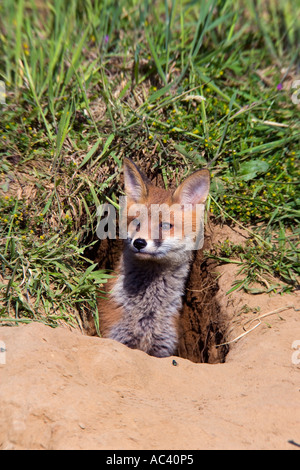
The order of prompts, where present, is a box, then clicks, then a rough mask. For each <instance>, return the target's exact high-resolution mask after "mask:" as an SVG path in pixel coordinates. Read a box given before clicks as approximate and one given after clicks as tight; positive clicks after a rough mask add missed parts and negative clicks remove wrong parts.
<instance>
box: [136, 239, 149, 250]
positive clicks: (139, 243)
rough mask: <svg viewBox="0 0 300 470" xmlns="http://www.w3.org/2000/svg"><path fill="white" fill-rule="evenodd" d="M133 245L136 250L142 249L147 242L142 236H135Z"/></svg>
mask: <svg viewBox="0 0 300 470" xmlns="http://www.w3.org/2000/svg"><path fill="white" fill-rule="evenodd" d="M133 246H134V248H136V249H137V250H142V249H143V248H145V246H147V242H146V240H144V239H143V238H137V239H136V240H134V242H133Z"/></svg>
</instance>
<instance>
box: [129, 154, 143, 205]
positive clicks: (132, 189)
mask: <svg viewBox="0 0 300 470" xmlns="http://www.w3.org/2000/svg"><path fill="white" fill-rule="evenodd" d="M123 171H124V183H125V193H126V196H128V197H129V198H130V199H132V200H133V201H134V202H139V201H141V200H142V199H144V198H145V197H147V194H148V190H147V184H146V182H145V181H144V178H143V176H142V174H141V173H140V171H139V170H138V168H137V166H136V165H135V164H134V163H133V162H132V161H131V160H130V159H129V158H124V160H123Z"/></svg>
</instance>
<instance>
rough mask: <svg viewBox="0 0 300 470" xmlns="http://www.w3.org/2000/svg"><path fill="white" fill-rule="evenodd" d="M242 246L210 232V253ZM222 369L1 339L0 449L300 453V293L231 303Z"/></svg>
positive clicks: (226, 309) (237, 298)
mask: <svg viewBox="0 0 300 470" xmlns="http://www.w3.org/2000/svg"><path fill="white" fill-rule="evenodd" d="M243 236H244V234H243V233H241V232H240V231H233V230H232V229H230V228H229V227H223V228H219V229H215V230H214V237H213V240H212V243H216V242H217V241H218V240H221V239H222V240H224V239H226V237H228V238H229V239H230V240H232V241H236V242H242V238H243ZM237 270H238V267H237V266H235V265H224V266H218V269H217V272H218V274H219V275H220V277H219V290H218V292H217V302H218V303H219V304H220V306H221V308H222V312H223V315H224V317H226V320H227V321H228V324H229V331H228V336H227V337H228V341H233V340H234V339H235V338H236V337H238V336H240V335H241V334H244V333H245V330H246V331H250V330H251V329H252V328H253V327H254V326H256V325H258V327H257V328H255V329H253V330H252V331H250V332H249V333H248V334H246V335H245V336H243V337H242V338H241V339H240V340H238V341H237V342H233V343H232V344H231V345H230V352H229V354H228V356H227V358H226V363H225V364H203V363H202V364H200V363H199V364H196V363H193V362H190V361H189V360H187V359H183V358H178V357H176V358H175V360H176V363H177V365H173V359H174V358H166V359H158V358H153V357H150V356H148V355H146V354H145V353H143V352H141V351H137V350H131V349H128V348H127V347H126V346H124V345H122V344H119V343H116V342H114V341H111V340H108V339H100V338H98V337H90V336H85V335H83V334H82V333H81V332H80V331H75V330H72V331H70V330H69V329H68V328H63V327H61V328H56V329H51V328H49V327H47V326H44V325H42V324H38V323H32V324H30V325H27V326H19V327H7V326H6V327H1V328H0V348H3V349H4V348H5V349H6V352H3V350H2V352H1V350H0V402H1V406H0V449H107V450H110V449H134V450H139V449H149V450H161V449H168V450H171V449H180V450H191V449H299V448H300V413H299V408H300V380H299V379H300V373H299V372H300V321H299V320H300V312H299V311H297V310H296V309H297V308H298V309H299V305H300V302H299V298H300V295H299V294H300V292H299V291H298V293H297V294H288V295H284V296H281V295H275V294H272V295H268V294H259V295H250V294H245V293H243V292H242V291H235V292H233V293H231V294H230V295H226V292H227V291H228V290H229V289H230V287H231V285H232V282H233V280H234V279H236V278H237V276H238V275H237ZM293 346H294V348H296V349H293Z"/></svg>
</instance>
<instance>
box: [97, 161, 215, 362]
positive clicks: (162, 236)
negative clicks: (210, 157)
mask: <svg viewBox="0 0 300 470" xmlns="http://www.w3.org/2000/svg"><path fill="white" fill-rule="evenodd" d="M124 180H125V193H126V196H127V208H128V213H127V236H128V238H127V240H125V244H124V250H123V254H122V257H121V260H120V263H119V266H118V269H117V273H116V274H117V276H116V278H114V279H113V281H112V282H111V283H109V284H108V290H110V293H109V295H108V297H107V298H106V299H103V298H101V299H99V304H98V307H99V308H98V310H99V324H100V331H101V333H102V335H103V336H104V337H108V338H111V339H114V340H117V341H119V342H121V343H123V344H126V345H127V346H129V347H131V348H134V349H140V350H142V351H145V352H146V353H148V354H150V355H152V356H157V357H166V356H171V355H173V354H176V349H177V345H178V336H179V314H180V309H181V306H182V295H183V293H184V287H185V282H186V279H187V276H188V273H189V269H190V263H191V260H192V250H193V249H195V243H196V242H195V238H196V235H197V231H198V232H199V230H200V228H201V227H199V223H197V217H196V215H197V214H196V209H197V207H199V205H201V207H202V209H203V208H204V206H203V205H204V203H205V201H206V198H207V196H208V192H209V184H210V177H209V172H208V170H199V171H196V172H195V173H193V174H192V175H190V176H189V177H188V178H186V179H185V181H184V182H183V183H182V184H181V185H180V186H179V187H178V188H177V189H176V190H175V191H174V192H170V191H166V190H165V189H162V188H158V187H156V186H154V185H152V184H151V182H150V181H149V180H147V179H146V178H145V177H144V176H143V175H142V174H141V173H140V171H139V170H138V168H137V167H136V166H135V164H134V163H133V162H132V161H131V160H129V159H127V158H125V159H124ZM197 205H198V206H197ZM166 209H170V210H169V211H168V210H166ZM137 214H138V215H137Z"/></svg>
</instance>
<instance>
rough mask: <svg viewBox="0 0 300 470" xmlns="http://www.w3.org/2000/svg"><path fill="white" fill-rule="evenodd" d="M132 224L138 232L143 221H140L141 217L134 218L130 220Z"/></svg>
mask: <svg viewBox="0 0 300 470" xmlns="http://www.w3.org/2000/svg"><path fill="white" fill-rule="evenodd" d="M130 225H132V227H134V228H135V229H136V231H137V232H138V231H139V230H140V228H141V223H140V221H139V219H133V220H132V221H131V222H130Z"/></svg>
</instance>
